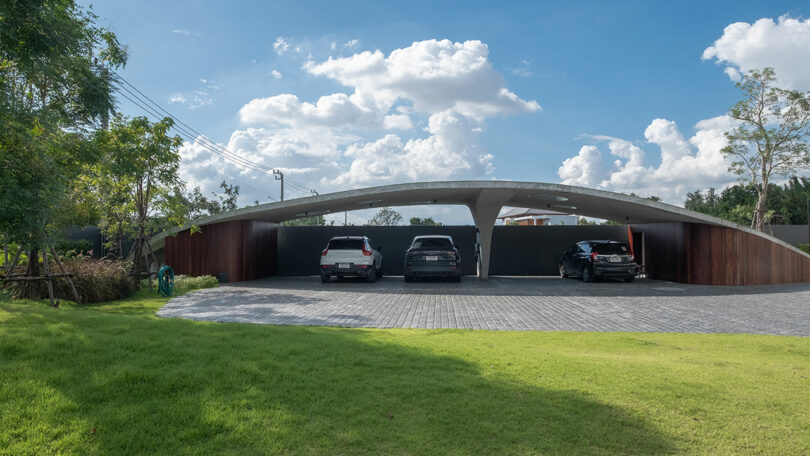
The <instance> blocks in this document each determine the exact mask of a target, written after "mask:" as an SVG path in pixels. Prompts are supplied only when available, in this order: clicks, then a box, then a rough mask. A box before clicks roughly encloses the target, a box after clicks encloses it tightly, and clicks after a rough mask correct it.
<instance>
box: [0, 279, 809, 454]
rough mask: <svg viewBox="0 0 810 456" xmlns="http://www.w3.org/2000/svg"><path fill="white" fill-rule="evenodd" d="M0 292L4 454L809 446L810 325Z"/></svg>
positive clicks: (723, 450)
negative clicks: (692, 331)
mask: <svg viewBox="0 0 810 456" xmlns="http://www.w3.org/2000/svg"><path fill="white" fill-rule="evenodd" d="M164 302H165V300H164V299H162V298H158V297H155V296H150V295H148V294H147V293H146V292H145V291H144V292H140V293H139V294H138V295H136V296H135V297H133V298H130V299H127V300H123V301H118V302H113V303H106V304H98V305H92V306H83V307H78V308H76V307H69V306H66V305H63V306H62V308H60V309H53V308H50V307H48V306H46V305H44V304H41V303H32V302H12V303H9V302H3V303H0V453H2V454H14V455H22V454H35V453H36V454H54V453H65V454H116V455H119V454H171V455H175V454H272V453H284V454H313V455H315V454H420V455H421V454H808V452H810V430H808V423H810V410H809V409H808V407H807V404H808V392H809V391H810V361H809V360H810V339H808V338H797V337H771V336H751V335H689V334H641V333H549V332H490V331H461V330H362V329H342V328H320V327H296V326H263V325H248V324H237V323H208V322H194V321H185V320H179V319H160V318H157V317H155V315H154V314H155V311H156V310H157V309H158V308H160V306H161V305H163V303H164Z"/></svg>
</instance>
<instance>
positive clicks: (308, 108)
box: [239, 93, 380, 128]
mask: <svg viewBox="0 0 810 456" xmlns="http://www.w3.org/2000/svg"><path fill="white" fill-rule="evenodd" d="M379 117H380V113H379V112H375V111H372V110H371V109H368V108H365V107H363V106H362V105H361V104H359V103H358V102H357V99H356V97H354V96H351V97H350V96H348V95H346V94H344V93H334V94H332V95H325V96H322V97H321V98H319V99H318V101H317V102H316V103H315V104H312V103H308V102H301V101H299V100H298V97H297V96H295V95H292V94H288V93H285V94H281V95H276V96H273V97H267V98H254V99H253V100H250V101H249V102H248V103H247V104H246V105H244V106H242V108H241V109H240V110H239V118H240V120H241V121H242V122H243V123H245V124H269V125H287V126H294V127H297V128H307V127H324V126H326V127H333V128H346V127H362V126H364V125H369V124H371V125H375V124H378V123H379V122H380V119H379Z"/></svg>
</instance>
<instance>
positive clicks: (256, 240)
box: [164, 220, 278, 282]
mask: <svg viewBox="0 0 810 456" xmlns="http://www.w3.org/2000/svg"><path fill="white" fill-rule="evenodd" d="M201 230H202V232H200V233H195V234H191V232H190V230H185V231H182V232H180V233H178V234H177V235H175V236H171V237H168V238H166V245H165V248H164V250H165V262H166V264H168V265H169V266H171V267H172V268H173V269H174V271H175V273H176V274H186V275H191V276H200V275H213V276H216V275H217V274H219V273H223V272H225V273H228V277H229V280H230V281H232V282H241V281H244V280H254V279H258V278H261V277H267V276H269V275H273V274H274V273H275V263H276V251H277V248H276V233H277V231H278V228H277V226H276V225H275V224H272V223H267V222H259V221H255V220H236V221H230V222H223V223H215V224H212V225H205V226H203V227H201Z"/></svg>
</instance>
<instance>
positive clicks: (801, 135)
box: [723, 68, 810, 231]
mask: <svg viewBox="0 0 810 456" xmlns="http://www.w3.org/2000/svg"><path fill="white" fill-rule="evenodd" d="M776 84H777V80H776V75H775V73H774V71H773V69H772V68H765V69H763V70H761V71H760V70H751V71H749V72H748V73H747V74H746V75H745V76H744V77H743V79H742V80H741V81H740V82H739V83H737V87H739V88H740V89H741V90H742V91H743V93H744V95H745V98H743V99H742V100H740V101H738V102H737V103H736V104H735V105H734V106H732V107H731V109H729V116H731V117H732V118H734V119H735V120H737V121H738V122H739V124H738V125H737V127H735V128H734V129H733V130H732V131H731V132H728V133H726V139H727V140H728V145H727V146H726V147H725V148H724V149H723V153H724V154H725V155H726V156H727V157H730V158H731V159H732V162H731V165H730V167H729V170H730V171H732V172H734V173H735V174H737V175H739V176H741V179H742V180H743V181H744V182H748V183H751V184H752V185H753V186H754V188H755V189H756V191H757V196H758V198H757V203H756V206H755V208H754V213H753V217H752V220H751V227H752V228H756V229H757V230H759V231H762V230H763V228H764V225H765V221H766V219H767V218H768V217H769V215H770V213H769V208H768V206H767V200H768V190H769V187H768V186H769V184H770V182H771V178H773V177H774V176H788V175H792V174H796V173H797V172H798V171H800V170H803V169H807V168H808V167H810V147H808V144H807V138H808V136H809V135H810V92H807V93H801V92H799V91H795V90H786V89H781V88H779V87H777V86H776Z"/></svg>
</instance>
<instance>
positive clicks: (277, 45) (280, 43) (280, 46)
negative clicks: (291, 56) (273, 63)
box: [273, 36, 290, 55]
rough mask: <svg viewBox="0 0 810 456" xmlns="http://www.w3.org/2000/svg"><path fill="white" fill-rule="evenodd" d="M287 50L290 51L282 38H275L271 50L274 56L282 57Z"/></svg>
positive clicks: (288, 45)
mask: <svg viewBox="0 0 810 456" xmlns="http://www.w3.org/2000/svg"><path fill="white" fill-rule="evenodd" d="M289 49H290V43H289V42H288V41H287V39H286V38H284V37H283V36H279V37H277V38H276V41H275V42H274V43H273V50H275V51H276V54H278V55H283V54H284V53H285V52H287V51H288V50H289Z"/></svg>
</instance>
